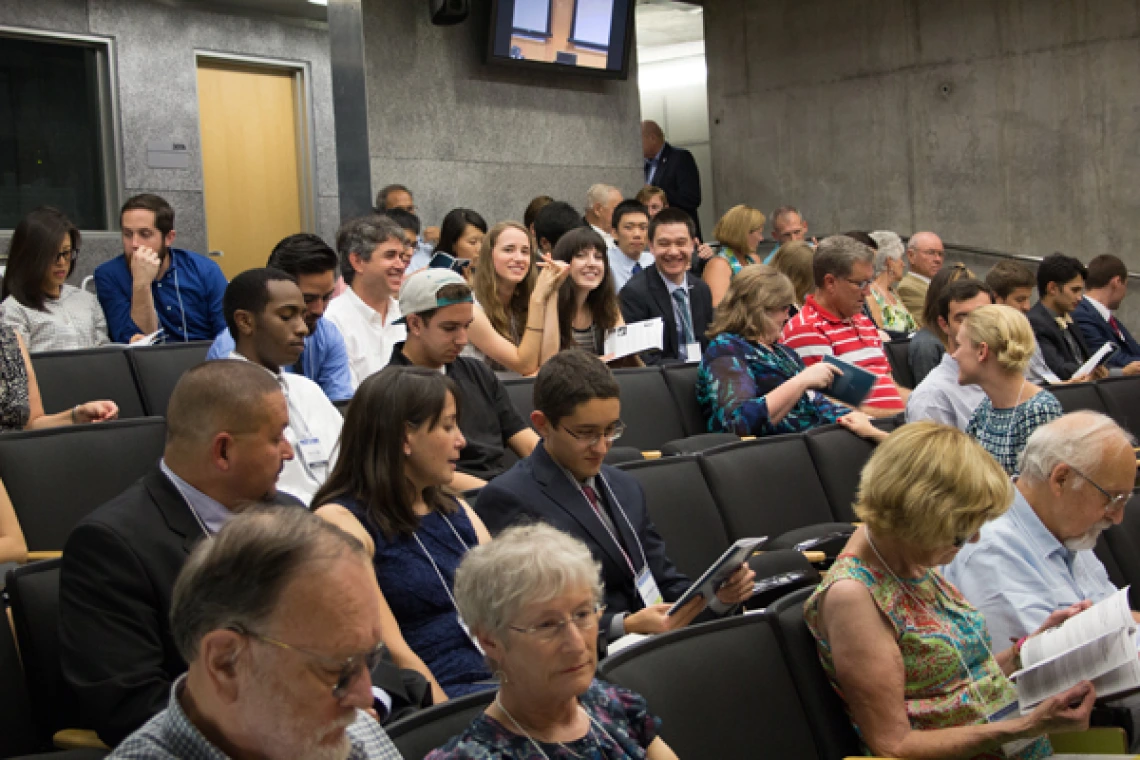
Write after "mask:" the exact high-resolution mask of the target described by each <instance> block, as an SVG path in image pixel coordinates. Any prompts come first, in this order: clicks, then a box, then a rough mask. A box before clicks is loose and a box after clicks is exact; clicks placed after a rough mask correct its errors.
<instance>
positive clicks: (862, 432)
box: [839, 410, 882, 438]
mask: <svg viewBox="0 0 1140 760" xmlns="http://www.w3.org/2000/svg"><path fill="white" fill-rule="evenodd" d="M839 424H840V425H842V426H843V427H845V428H847V429H848V430H850V431H851V432H852V433H854V434H855V435H857V436H859V437H860V438H875V437H876V436H877V434H878V433H881V432H882V431H881V430H879V429H878V428H877V427H875V426H874V425H872V424H871V418H870V417H868V416H867V414H866V412H860V411H857V410H853V411H851V412H848V413H847V414H845V415H843V416H842V417H840V418H839Z"/></svg>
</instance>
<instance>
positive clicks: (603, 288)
mask: <svg viewBox="0 0 1140 760" xmlns="http://www.w3.org/2000/svg"><path fill="white" fill-rule="evenodd" d="M588 248H593V249H594V250H596V251H598V253H600V254H601V255H602V265H603V267H604V271H605V273H604V274H603V275H602V281H601V282H600V283H598V287H596V288H594V289H593V290H592V291H590V294H589V295H588V296H586V308H587V309H589V310H590V315H591V316H592V317H593V319H594V326H595V327H597V328H598V330H600V331H601V333H602V334H603V335H604V334H605V331H606V330H612V329H614V327H616V326H617V323H618V318H619V317H620V316H621V312H620V311H619V310H618V301H617V296H616V295H614V277H613V272H612V271H610V258H609V256H608V255H607V253H606V243H605V241H604V240H602V236H601V235H599V234H598V233H596V232H594V230H593V229H592V228H590V227H578V228H576V229H573V230H570V231H569V232H567V233H566V234H565V235H563V236H562V239H561V240H559V241H558V245H556V246H554V252H553V253H552V254H551V256H552V258H553V259H554V260H555V261H565V262H567V263H569V262H570V261H571V260H573V258H574V257H575V256H577V255H578V254H579V253H581V252H582V251H584V250H586V249H588ZM576 287H577V286H576V285H574V280H573V278H570V277H567V278H566V280H565V282H563V283H562V286H561V287H560V288H559V289H558V333H559V342H560V348H562V349H567V348H574V347H575V343H574V314H575V312H576V311H577V309H578V299H577V298H576V297H575V295H574V291H575V289H576Z"/></svg>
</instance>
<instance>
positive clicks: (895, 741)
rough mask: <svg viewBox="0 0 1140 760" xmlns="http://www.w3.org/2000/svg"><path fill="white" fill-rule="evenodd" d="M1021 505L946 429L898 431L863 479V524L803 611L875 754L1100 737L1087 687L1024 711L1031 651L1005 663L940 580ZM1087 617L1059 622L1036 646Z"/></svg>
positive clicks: (1006, 653) (976, 752) (991, 748)
mask: <svg viewBox="0 0 1140 760" xmlns="http://www.w3.org/2000/svg"><path fill="white" fill-rule="evenodd" d="M1012 500H1013V487H1012V485H1011V484H1010V482H1009V478H1007V477H1006V476H1005V473H1003V472H1002V470H1001V468H1000V467H999V466H998V465H997V463H996V462H994V460H993V459H992V458H991V457H989V456H987V454H986V452H985V451H984V450H983V449H982V448H981V447H980V446H979V445H978V444H977V443H976V442H975V441H973V440H972V439H971V438H970V437H969V436H967V435H966V434H965V433H963V432H961V431H960V430H958V429H956V428H952V427H948V426H945V425H939V424H937V423H934V422H929V421H926V422H914V423H911V424H909V425H905V426H903V427H901V428H899V429H898V430H896V431H895V432H894V433H892V434H891V435H890V437H889V438H887V439H886V441H885V442H883V443H882V444H880V445H879V446H878V448H877V449H876V450H875V452H874V454H873V455H872V456H871V459H870V461H868V463H867V465H866V467H864V468H863V473H862V475H861V477H860V482H859V496H858V501H857V503H856V504H855V514H857V515H858V516H859V519H860V520H862V521H863V524H862V526H860V527H859V528H858V529H857V530H856V531H855V533H854V534H853V535H852V536H851V539H850V540H849V541H848V542H847V545H846V546H845V547H844V549H843V552H842V553H841V554H840V555H839V558H838V559H837V560H836V562H835V564H834V565H832V567H831V569H830V570H828V572H827V575H825V576H824V578H823V581H822V582H821V583H820V584H819V587H818V588H817V589H816V591H815V593H814V594H813V595H812V596H811V597H810V598H809V599H808V600H807V602H806V603H805V604H804V621H805V622H806V623H807V625H808V628H809V629H811V632H812V634H813V635H814V636H815V639H816V646H817V650H818V653H819V658H820V661H821V662H822V663H823V668H824V670H825V671H826V672H827V676H828V678H829V680H830V681H831V684H832V686H833V687H834V688H835V691H836V692H837V693H838V694H839V696H840V697H841V698H842V699H843V701H844V703H845V705H846V707H847V712H848V715H849V716H850V718H851V722H852V723H853V724H854V726H855V730H856V731H857V732H858V734H859V737H860V739H861V740H862V742H863V744H864V745H865V746H866V748H867V750H868V751H869V752H868V754H872V755H878V756H882V757H924V758H949V757H960V758H966V757H970V758H1020V759H1022V760H1028V759H1030V758H1040V757H1047V756H1049V755H1051V754H1052V749H1051V747H1050V745H1049V740H1048V738H1047V737H1046V736H1045V735H1046V734H1048V733H1050V732H1062V731H1081V730H1084V729H1085V728H1087V727H1088V721H1089V714H1090V713H1091V711H1092V707H1093V702H1094V700H1095V699H1096V692H1095V689H1094V688H1093V686H1092V684H1091V683H1089V682H1087V681H1086V682H1083V683H1081V684H1079V685H1077V686H1074V687H1073V688H1071V689H1068V690H1067V691H1065V692H1063V693H1061V694H1059V695H1057V696H1054V697H1051V698H1050V699H1047V700H1045V701H1044V702H1042V703H1041V704H1040V705H1038V706H1037V707H1036V708H1034V710H1033V711H1032V712H1030V713H1027V714H1025V715H1021V714H1018V713H1017V710H1016V708H1017V691H1016V689H1015V688H1014V686H1013V684H1012V683H1011V682H1010V681H1009V678H1008V676H1009V674H1010V673H1012V672H1014V671H1015V670H1017V669H1018V668H1019V666H1020V651H1021V649H1020V646H1021V644H1022V643H1023V642H1018V643H1017V644H1015V645H1014V646H1012V647H1010V646H1007V645H1006V642H1001V644H1002V648H1001V649H1000V650H998V651H997V652H996V653H995V647H994V642H993V641H991V639H990V635H989V633H988V632H987V630H986V623H985V618H984V617H983V616H982V614H981V613H980V612H978V611H977V610H976V609H974V608H973V607H972V606H970V603H969V602H967V601H966V599H965V598H964V597H963V596H962V595H961V593H959V591H958V590H957V589H956V588H954V586H953V585H951V584H950V583H949V582H948V581H946V580H945V578H943V577H942V574H941V572H940V571H939V570H938V569H937V568H938V567H940V566H942V565H945V564H947V563H948V562H950V561H951V560H953V559H954V556H955V555H956V554H957V553H958V550H959V549H960V548H961V547H962V546H963V545H964V544H965V543H966V542H967V541H972V540H975V538H976V537H977V535H978V531H979V530H980V529H981V527H982V525H983V524H984V523H985V522H987V521H988V520H991V519H993V518H995V517H997V516H999V515H1001V514H1002V513H1003V512H1005V511H1006V510H1007V509H1008V508H1009V505H1010V503H1011V502H1012ZM1080 609H1081V605H1074V606H1073V607H1070V608H1067V609H1064V610H1058V611H1056V612H1054V613H1053V614H1051V615H1050V616H1049V618H1048V619H1046V621H1045V623H1044V625H1042V627H1041V628H1040V629H1039V630H1038V631H1037V632H1036V633H1034V634H1033V635H1037V634H1038V633H1041V632H1042V631H1044V630H1047V629H1049V628H1052V627H1054V626H1056V625H1058V624H1060V623H1061V622H1063V621H1064V620H1066V619H1067V618H1069V617H1071V616H1072V615H1074V614H1076V613H1077V612H1078V611H1079V610H1080ZM1004 713H1008V715H1009V717H1008V719H1005V720H1002V719H1001V718H1000V717H998V716H1002V715H1003V714H1004Z"/></svg>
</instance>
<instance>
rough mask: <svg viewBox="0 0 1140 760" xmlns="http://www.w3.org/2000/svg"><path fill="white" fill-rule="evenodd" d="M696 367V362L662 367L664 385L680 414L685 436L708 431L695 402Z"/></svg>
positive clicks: (698, 405)
mask: <svg viewBox="0 0 1140 760" xmlns="http://www.w3.org/2000/svg"><path fill="white" fill-rule="evenodd" d="M697 369H698V365H696V364H667V365H666V366H665V367H664V368H663V369H662V373H663V374H664V375H665V385H667V386H668V387H669V393H670V394H672V396H673V403H674V404H676V406H677V412H678V413H679V414H680V415H681V427H682V429H683V430H684V431H685V435H687V436H693V435H700V434H702V433H707V432H708V431H709V426H708V420H706V419H705V416H704V414H702V413H701V405H700V404H698V403H697Z"/></svg>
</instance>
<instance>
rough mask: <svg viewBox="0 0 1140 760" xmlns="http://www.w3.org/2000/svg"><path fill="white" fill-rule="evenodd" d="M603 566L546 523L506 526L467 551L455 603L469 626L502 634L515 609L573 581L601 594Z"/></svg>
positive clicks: (550, 596) (457, 580) (571, 585)
mask: <svg viewBox="0 0 1140 760" xmlns="http://www.w3.org/2000/svg"><path fill="white" fill-rule="evenodd" d="M601 572H602V566H601V563H599V562H598V561H597V560H595V559H594V556H593V555H592V554H590V550H589V549H588V548H586V545H585V544H584V543H582V542H581V541H579V540H578V539H577V538H574V537H573V536H571V535H569V534H568V533H563V532H562V531H560V530H558V529H557V528H552V527H551V526H549V525H546V524H544V523H536V524H533V525H517V526H514V527H511V528H507V529H506V530H504V531H503V532H502V533H500V534H499V535H498V536H496V537H495V540H493V541H491V542H490V543H487V544H482V545H480V546H478V547H476V548H475V549H472V550H471V551H470V552H468V553H467V556H466V557H464V558H463V562H462V563H460V565H459V569H458V570H457V571H456V573H455V604H456V606H457V607H459V614H460V615H461V616H462V617H463V620H464V622H466V623H467V625H469V626H470V627H471V630H472V631H477V632H480V633H484V634H492V635H495V636H499V637H502V636H504V635H505V634H506V632H507V628H508V627H509V626H510V624H511V622H512V621H513V620H515V619H516V618H517V616H518V614H519V610H521V609H522V608H523V607H525V606H526V605H528V604H532V603H534V602H545V601H548V600H550V599H554V598H556V597H558V596H560V595H561V594H563V593H565V592H566V591H567V590H568V589H571V588H575V587H583V586H584V587H586V588H588V589H590V590H591V591H592V592H593V594H594V600H595V601H596V602H598V603H600V602H601V600H602V581H601Z"/></svg>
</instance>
